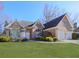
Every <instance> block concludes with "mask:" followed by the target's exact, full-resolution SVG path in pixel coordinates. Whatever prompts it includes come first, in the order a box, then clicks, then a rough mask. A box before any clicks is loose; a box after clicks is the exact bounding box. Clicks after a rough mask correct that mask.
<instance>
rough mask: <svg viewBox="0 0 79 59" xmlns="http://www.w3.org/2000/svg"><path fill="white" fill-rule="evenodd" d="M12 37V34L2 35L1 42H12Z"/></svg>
mask: <svg viewBox="0 0 79 59" xmlns="http://www.w3.org/2000/svg"><path fill="white" fill-rule="evenodd" d="M10 41H12V38H11V37H10V36H0V42H10Z"/></svg>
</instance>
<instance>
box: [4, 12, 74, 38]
mask: <svg viewBox="0 0 79 59" xmlns="http://www.w3.org/2000/svg"><path fill="white" fill-rule="evenodd" d="M5 32H6V35H8V36H12V37H16V38H28V39H31V38H36V37H41V36H51V35H52V36H56V37H57V38H58V39H59V40H64V39H72V32H73V24H72V22H71V21H70V19H69V17H68V16H67V15H66V14H64V15H62V16H60V17H57V18H55V19H52V20H51V21H49V22H47V23H45V24H42V23H41V22H40V21H36V22H34V23H32V22H25V23H24V22H19V21H15V22H13V23H11V24H9V25H8V26H6V27H5Z"/></svg>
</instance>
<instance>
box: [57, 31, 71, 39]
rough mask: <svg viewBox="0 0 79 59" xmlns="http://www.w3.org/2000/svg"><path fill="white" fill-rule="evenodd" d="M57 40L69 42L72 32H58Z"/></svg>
mask: <svg viewBox="0 0 79 59" xmlns="http://www.w3.org/2000/svg"><path fill="white" fill-rule="evenodd" d="M58 39H59V40H69V39H72V32H66V33H65V32H63V31H59V32H58Z"/></svg>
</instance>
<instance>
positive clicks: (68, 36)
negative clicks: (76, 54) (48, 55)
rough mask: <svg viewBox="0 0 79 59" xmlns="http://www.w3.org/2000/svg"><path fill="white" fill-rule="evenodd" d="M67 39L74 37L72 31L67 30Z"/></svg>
mask: <svg viewBox="0 0 79 59" xmlns="http://www.w3.org/2000/svg"><path fill="white" fill-rule="evenodd" d="M66 39H67V40H70V39H72V32H67V33H66Z"/></svg>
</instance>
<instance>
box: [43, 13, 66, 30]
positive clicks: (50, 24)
mask: <svg viewBox="0 0 79 59" xmlns="http://www.w3.org/2000/svg"><path fill="white" fill-rule="evenodd" d="M64 16H65V14H64V15H62V16H60V17H57V18H55V19H53V20H51V21H49V22H47V23H45V24H44V26H45V28H44V29H47V28H51V27H55V26H57V25H58V24H59V22H60V21H61V20H62V19H63V17H64Z"/></svg>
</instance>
